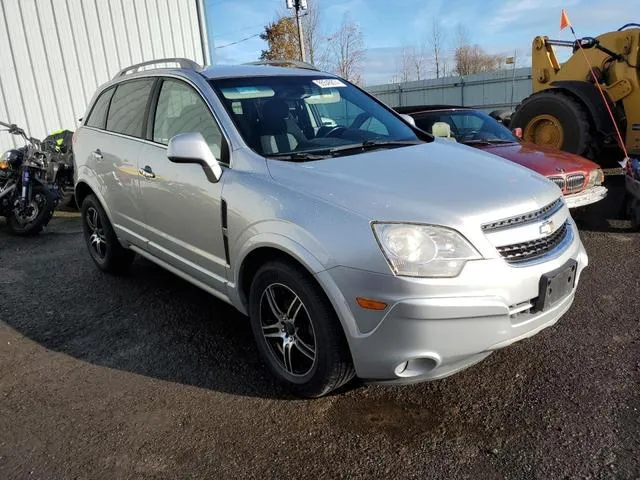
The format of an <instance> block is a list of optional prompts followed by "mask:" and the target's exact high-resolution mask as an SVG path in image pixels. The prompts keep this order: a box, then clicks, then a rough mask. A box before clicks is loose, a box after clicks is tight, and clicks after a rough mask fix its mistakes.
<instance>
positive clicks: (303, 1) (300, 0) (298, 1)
mask: <svg viewBox="0 0 640 480" xmlns="http://www.w3.org/2000/svg"><path fill="white" fill-rule="evenodd" d="M287 8H288V9H289V10H291V9H295V11H296V23H297V25H298V43H299V44H300V60H302V61H303V62H304V61H305V54H304V36H303V35H302V21H301V20H300V17H301V16H302V15H300V10H306V9H307V0H287Z"/></svg>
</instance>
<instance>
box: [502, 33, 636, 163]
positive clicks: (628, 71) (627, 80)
mask: <svg viewBox="0 0 640 480" xmlns="http://www.w3.org/2000/svg"><path fill="white" fill-rule="evenodd" d="M578 43H579V44H578ZM554 46H559V47H570V48H573V55H572V56H571V57H570V58H569V59H568V60H567V61H566V62H565V63H563V64H560V63H559V62H558V59H557V57H556V54H555V51H554V48H553V47H554ZM581 49H582V51H580V50H581ZM532 51H533V52H532V80H533V94H532V95H530V96H529V97H527V98H525V99H524V100H523V101H522V103H521V104H520V105H519V106H518V107H517V109H516V111H515V112H514V114H513V116H512V118H511V123H510V125H511V127H513V128H516V127H519V128H521V129H522V134H523V138H524V140H526V141H529V142H533V143H537V144H538V145H544V146H548V147H552V148H558V149H562V150H565V151H567V152H571V153H577V154H580V155H584V156H586V157H589V158H591V159H593V160H595V161H601V160H602V158H603V154H605V153H607V151H609V152H611V151H612V150H613V151H614V152H615V150H614V149H615V147H617V146H618V143H619V142H618V140H617V135H616V131H615V126H614V124H613V122H612V120H611V117H610V115H609V113H608V111H607V103H608V105H609V108H610V109H611V111H612V112H613V115H614V117H615V120H616V124H617V126H618V128H619V130H620V133H621V135H622V139H623V141H624V144H625V147H626V149H627V151H628V153H629V155H631V156H634V155H635V156H640V24H637V23H629V24H627V25H624V26H623V27H621V28H620V29H618V30H617V31H615V32H608V33H604V34H602V35H600V36H598V37H595V38H593V37H585V38H581V39H579V40H578V41H577V42H573V41H563V40H550V39H549V38H547V37H536V38H535V39H534V40H533V48H532ZM585 55H586V57H587V58H588V59H589V63H590V64H591V66H592V67H593V72H592V71H591V70H590V69H589V65H588V63H587V62H586V60H585ZM596 82H597V83H598V84H599V85H600V86H601V87H602V90H603V92H604V96H605V98H606V101H607V103H605V101H604V100H603V98H602V95H601V93H600V92H599V91H598V89H597V87H596ZM614 154H615V153H614ZM610 155H611V153H609V155H606V156H610ZM616 156H618V157H620V158H621V156H620V155H617V154H616ZM620 158H618V159H620Z"/></svg>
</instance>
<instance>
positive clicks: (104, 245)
mask: <svg viewBox="0 0 640 480" xmlns="http://www.w3.org/2000/svg"><path fill="white" fill-rule="evenodd" d="M82 230H83V232H84V239H85V242H86V243H87V248H88V249H89V254H90V255H91V258H92V259H93V262H94V263H95V264H96V265H97V267H98V268H99V269H100V270H102V271H103V272H107V273H116V274H118V273H125V272H127V271H128V270H129V268H130V267H131V264H132V263H133V259H134V257H135V254H134V253H133V252H132V251H131V250H128V249H126V248H124V247H123V246H122V245H120V242H119V241H118V237H117V236H116V233H115V232H114V230H113V227H112V226H111V222H109V217H107V214H106V212H105V211H104V209H103V208H102V205H100V202H99V201H98V199H97V198H96V197H95V196H94V195H88V196H87V198H85V199H84V201H83V202H82Z"/></svg>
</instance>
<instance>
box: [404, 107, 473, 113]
mask: <svg viewBox="0 0 640 480" xmlns="http://www.w3.org/2000/svg"><path fill="white" fill-rule="evenodd" d="M394 110H395V111H396V112H398V113H408V114H411V113H420V112H432V111H435V110H473V109H472V108H471V107H461V106H460V105H412V106H409V107H395V108H394Z"/></svg>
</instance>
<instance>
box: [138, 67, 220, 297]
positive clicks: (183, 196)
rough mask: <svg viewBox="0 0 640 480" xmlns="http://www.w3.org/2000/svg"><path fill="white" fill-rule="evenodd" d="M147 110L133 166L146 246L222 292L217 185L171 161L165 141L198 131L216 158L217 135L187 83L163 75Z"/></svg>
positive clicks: (203, 105)
mask: <svg viewBox="0 0 640 480" xmlns="http://www.w3.org/2000/svg"><path fill="white" fill-rule="evenodd" d="M154 103H155V104H156V105H155V107H154V106H152V107H151V111H150V115H149V117H150V118H149V133H148V136H149V140H151V141H150V142H148V143H147V144H146V145H145V147H144V151H143V154H142V155H141V160H140V161H141V163H140V165H139V168H141V169H144V170H145V171H146V174H145V175H144V176H141V177H140V179H141V180H140V182H141V206H142V209H143V210H144V215H145V236H147V237H148V239H149V244H148V249H149V251H150V252H151V253H152V254H154V255H155V256H157V257H159V258H161V259H163V260H164V261H166V262H168V263H170V264H172V265H174V266H175V267H177V268H178V269H180V270H182V271H184V272H186V273H187V274H189V275H190V276H192V277H194V278H196V279H198V280H200V281H202V282H203V283H205V284H207V285H209V286H211V287H213V288H215V289H216V290H218V291H220V292H223V293H224V294H225V295H226V267H227V261H226V257H225V249H224V243H223V231H222V223H221V206H222V205H221V200H222V188H223V186H224V182H225V180H226V179H227V178H228V175H229V172H230V170H229V169H228V168H226V167H224V166H223V170H224V173H223V175H222V178H221V179H220V181H219V182H218V183H211V182H210V181H209V180H207V177H206V176H205V173H204V171H203V170H202V167H201V166H200V165H196V164H177V163H172V162H170V161H169V159H168V158H167V145H168V143H169V140H170V139H171V138H172V137H174V136H175V135H178V134H180V133H187V132H200V133H201V134H202V136H203V137H204V138H205V140H206V141H207V143H208V144H209V148H210V149H211V151H212V152H213V154H214V156H215V157H216V158H217V159H220V156H221V151H222V142H223V137H222V134H221V131H220V128H219V127H218V124H217V122H216V120H215V119H214V117H213V115H212V113H211V110H210V108H209V106H208V104H207V103H206V102H205V100H204V99H203V98H202V96H201V95H200V93H199V92H198V91H197V90H196V89H195V88H194V87H193V86H191V85H190V84H188V83H187V82H185V81H183V80H180V79H175V78H167V79H164V80H163V81H162V84H161V85H160V86H159V88H158V93H157V99H156V100H155V101H154Z"/></svg>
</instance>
